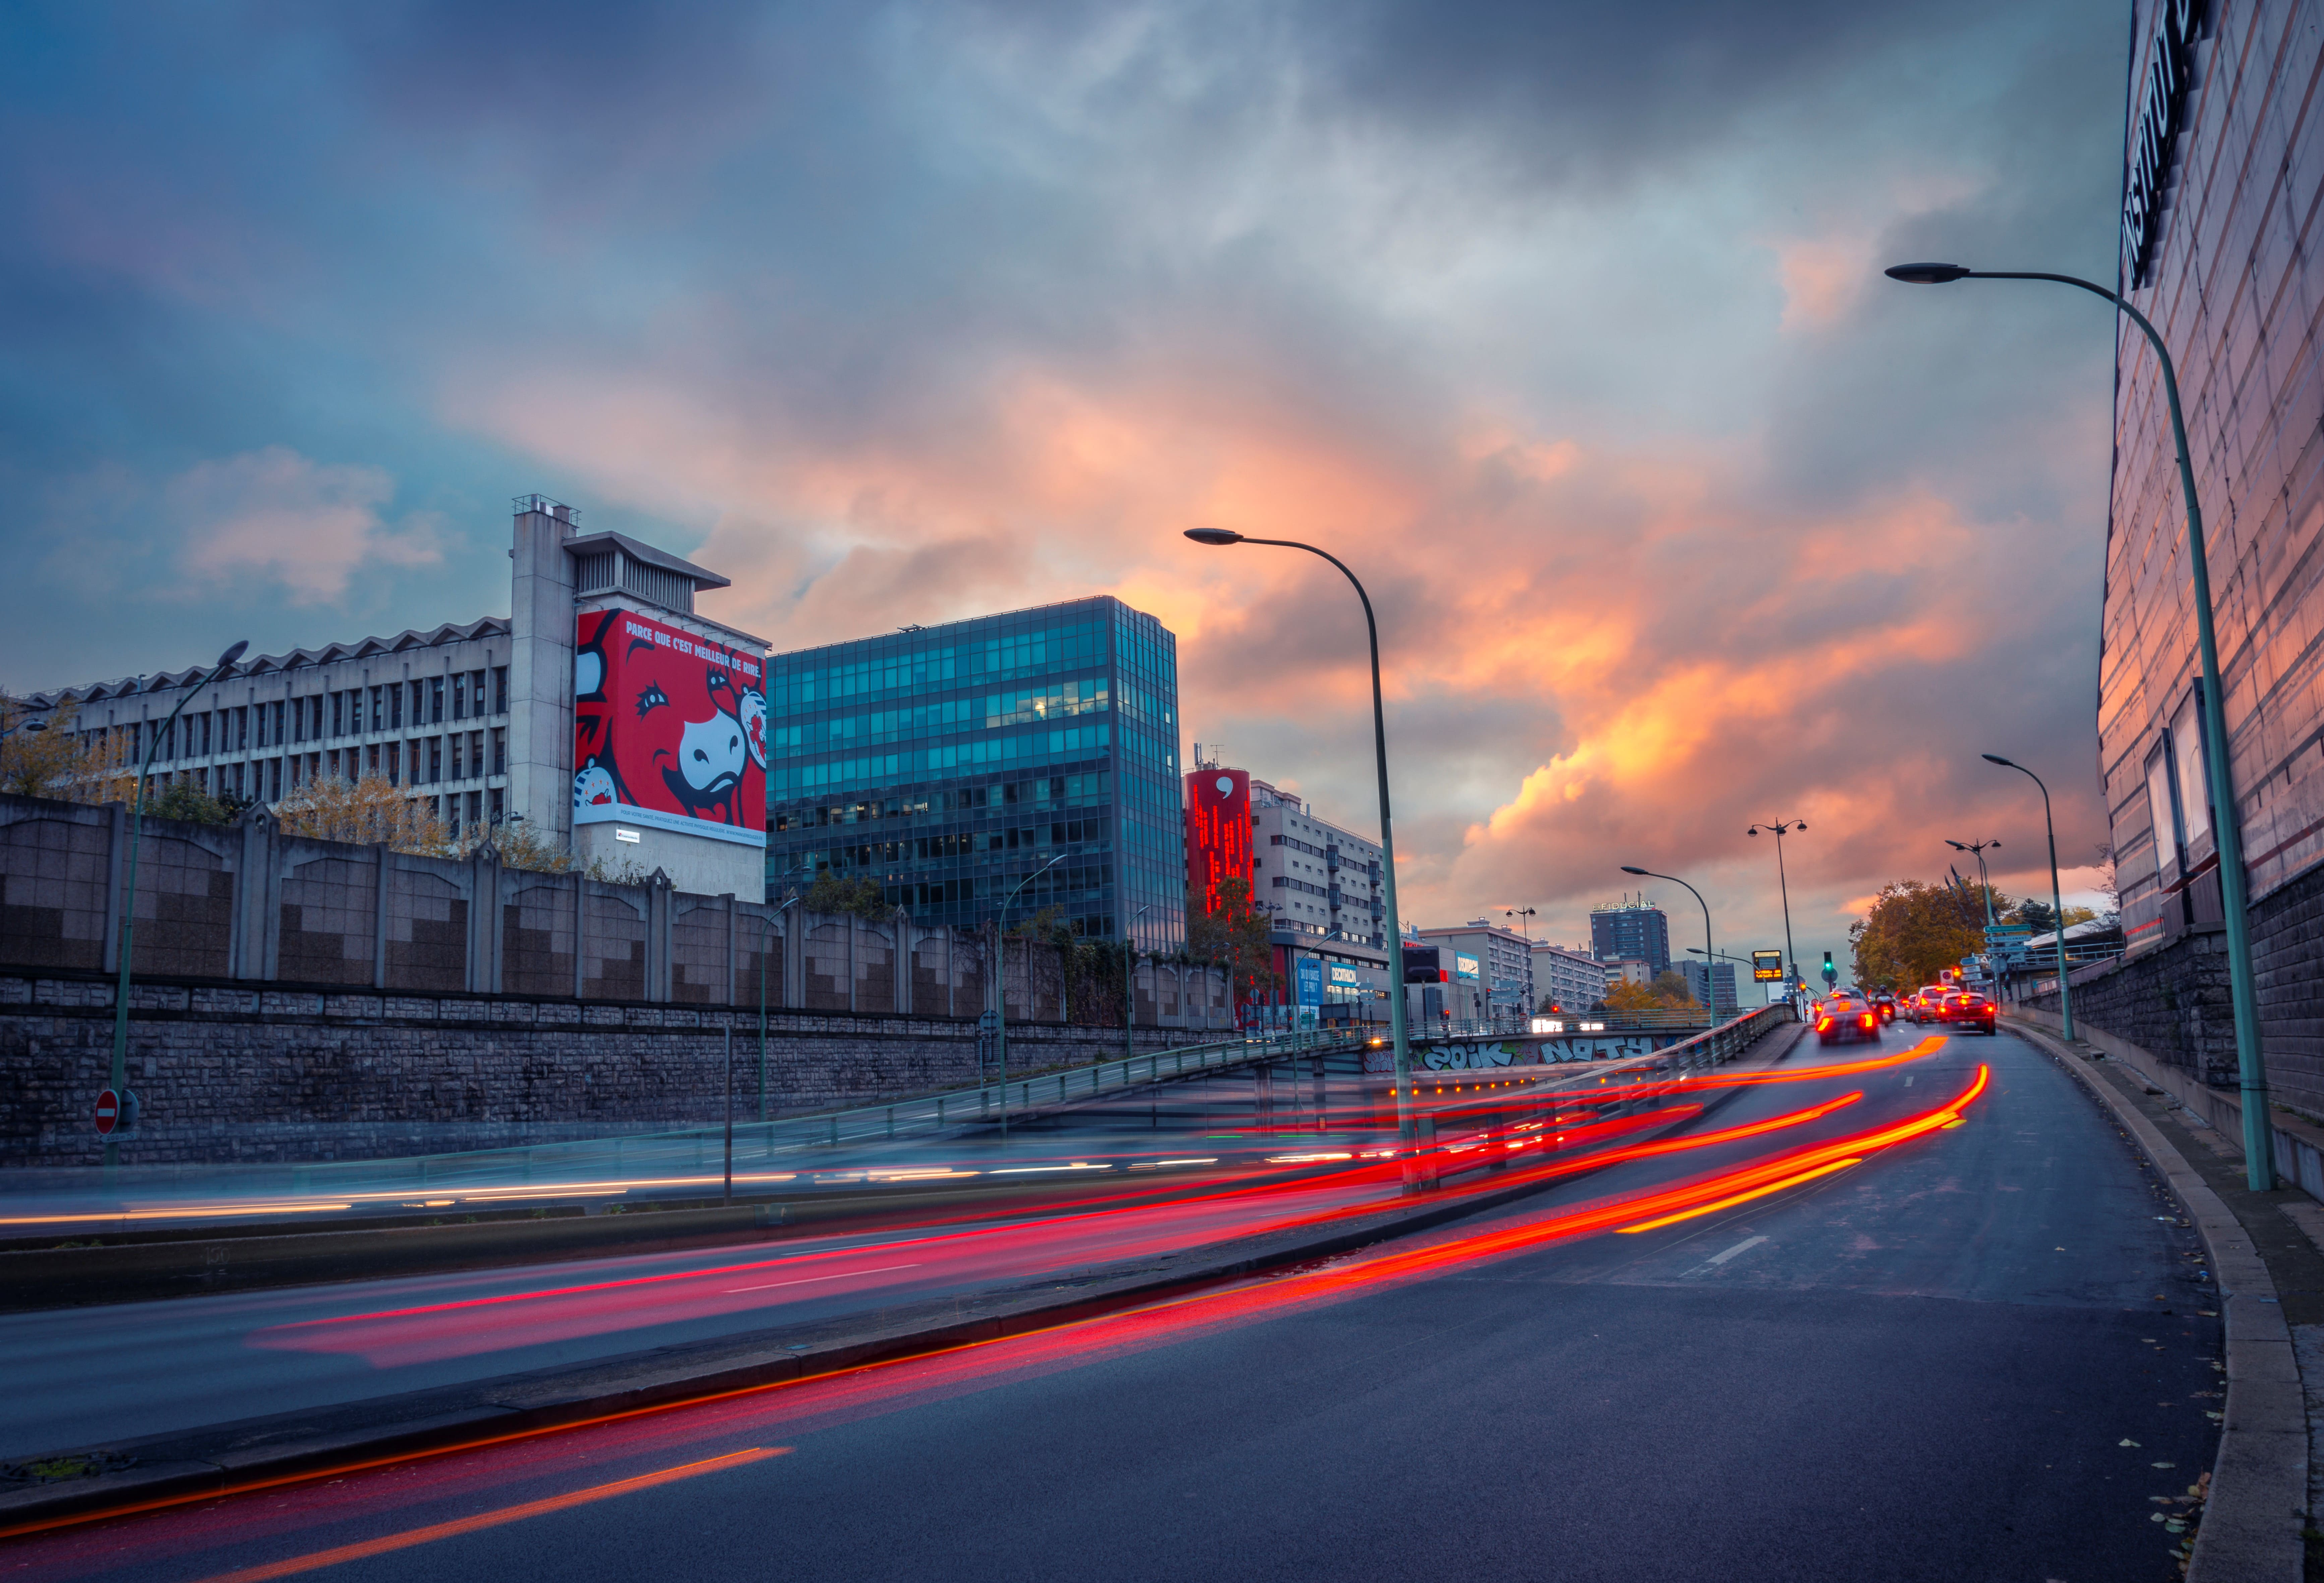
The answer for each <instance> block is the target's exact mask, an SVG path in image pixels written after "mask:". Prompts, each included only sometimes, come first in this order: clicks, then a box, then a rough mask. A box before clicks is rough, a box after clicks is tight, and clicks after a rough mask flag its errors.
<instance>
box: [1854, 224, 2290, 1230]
mask: <svg viewBox="0 0 2324 1583" xmlns="http://www.w3.org/2000/svg"><path fill="white" fill-rule="evenodd" d="M1886 274H1887V275H1888V277H1889V278H1890V279H1891V280H1898V281H1903V282H1905V283H1906V284H1907V285H1914V286H1940V285H1946V284H1950V282H1954V281H1966V280H1980V281H2054V282H2057V283H2058V284H2060V285H2061V286H2075V287H2079V288H2080V289H2081V290H2082V291H2085V292H2089V293H2091V294H2092V295H2093V296H2098V297H2104V298H2105V299H2106V300H2107V301H2109V302H2111V303H2113V304H2114V305H2115V308H2116V310H2117V311H2119V312H2121V313H2124V314H2126V315H2127V316H2128V317H2129V319H2130V321H2131V322H2132V323H2133V324H2135V325H2136V326H2138V328H2139V329H2140V330H2141V331H2142V332H2143V333H2144V335H2145V337H2146V340H2147V344H2148V345H2149V346H2151V347H2153V348H2154V356H2155V360H2156V361H2157V362H2159V363H2160V364H2161V365H2162V366H2163V394H2164V395H2165V396H2166V397H2167V398H2169V402H2170V406H2171V441H2172V444H2173V445H2175V446H2176V447H2177V448H2178V454H2179V487H2180V491H2181V494H2183V495H2185V496H2186V499H2187V568H2188V570H2189V572H2190V574H2191V576H2192V578H2193V580H2194V585H2195V648H2196V653H2197V654H2198V655H2199V658H2200V660H2201V662H2202V672H2203V674H2202V682H2201V689H2202V694H2201V696H2202V699H2203V715H2204V730H2203V770H2204V779H2205V780H2206V781H2208V782H2209V791H2210V794H2211V806H2212V807H2213V808H2215V809H2217V810H2218V818H2217V819H2214V820H2213V821H2212V823H2213V825H2214V827H2215V829H2214V836H2215V838H2216V840H2217V842H2218V857H2219V904H2220V908H2221V910H2222V911H2224V912H2226V913H2227V995H2228V999H2229V1001H2230V1003H2231V1004H2233V1006H2234V1010H2235V1020H2236V1072H2237V1075H2238V1077H2239V1078H2240V1081H2241V1086H2242V1091H2243V1111H2244V1172H2245V1180H2246V1181H2247V1182H2248V1183H2249V1184H2250V1186H2251V1189H2252V1190H2253V1191H2254V1192H2269V1191H2273V1189H2274V1187H2275V1134H2274V1129H2273V1128H2272V1127H2271V1126H2270V1125H2268V1114H2267V1113H2268V1092H2267V1054H2266V1051H2265V1049H2264V1046H2263V1044H2262V1042H2261V1040H2260V1031H2259V988H2258V985H2257V983H2256V982H2255V978H2254V977H2253V972H2252V949H2251V919H2250V917H2249V915H2248V914H2249V909H2250V906H2251V896H2250V880H2249V876H2247V875H2246V874H2245V873H2244V835H2243V821H2242V819H2241V816H2240V814H2239V812H2238V809H2237V805H2236V786H2235V775H2234V772H2233V766H2232V765H2231V764H2229V763H2228V759H2227V703H2226V694H2225V691H2224V690H2223V689H2222V688H2221V687H2220V685H2219V644H2218V636H2217V635H2216V634H2215V633H2214V632H2213V630H2212V624H2211V569H2210V564H2209V551H2208V550H2207V549H2206V548H2205V545H2204V542H2203V507H2202V503H2201V502H2200V501H2199V499H2197V497H2196V493H2195V461H2194V453H2193V452H2192V451H2191V450H2190V449H2188V445H2187V421H2186V418H2185V416H2184V415H2183V414H2182V413H2181V411H2180V408H2179V372H2178V369H2177V368H2176V367H2175V366H2173V365H2172V361H2171V349H2170V348H2169V347H2166V346H2164V345H2163V333H2162V332H2161V331H2160V330H2158V329H2155V328H2154V326H2153V324H2151V323H2149V322H2148V320H2147V318H2146V315H2144V313H2141V312H2140V311H2139V310H2137V309H2135V308H2134V307H2132V306H2131V305H2130V304H2129V302H2128V301H2125V300H2124V299H2123V298H2122V297H2121V296H2120V295H2119V294H2117V293H2116V292H2109V291H2108V290H2107V289H2106V288H2105V287H2104V286H2101V285H2098V284H2096V283H2095V282H2090V281H2086V280H2083V279H2081V278H2080V276H2079V275H2061V274H2051V273H2048V272H2046V271H2043V270H1990V269H1969V268H1968V267H1966V266H1964V265H1962V264H1895V265H1893V266H1891V267H1890V268H1889V269H1888V270H1887V271H1886Z"/></svg>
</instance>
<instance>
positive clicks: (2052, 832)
mask: <svg viewBox="0 0 2324 1583" xmlns="http://www.w3.org/2000/svg"><path fill="white" fill-rule="evenodd" d="M1985 756H1986V757H1987V759H1988V760H1990V761H1991V762H1993V763H1994V764H1999V765H2001V766H2002V767H2003V768H2004V769H2011V770H2015V771H2016V772H2017V773H2019V774H2022V775H2024V776H2025V777H2026V778H2027V779H2028V780H2030V781H2032V782H2033V784H2034V785H2036V786H2038V787H2040V788H2041V789H2042V829H2043V831H2044V832H2045V833H2046V834H2047V835H2048V836H2049V838H2050V908H2051V917H2050V927H2051V928H2052V930H2054V931H2055V932H2054V933H2053V935H2052V940H2051V943H2052V945H2054V946H2056V947H2057V948H2058V1014H2059V1018H2060V1020H2061V1022H2062V1023H2064V1024H2065V1033H2066V1037H2067V1038H2068V1039H2071V1038H2073V1036H2074V1002H2073V998H2072V994H2073V992H2072V986H2070V985H2069V984H2067V982H2066V898H2065V896H2064V894H2063V893H2062V892H2061V890H2060V888H2059V884H2058V825H2057V821H2056V820H2055V819H2052V817H2051V814H2050V788H2049V785H2048V784H2047V783H2046V782H2043V779H2042V777H2041V776H2039V775H2037V774H2035V773H2033V771H2032V770H2029V769H2027V768H2026V767H2025V766H2024V764H2019V763H2017V762H2016V761H2015V760H2014V759H2006V758H2003V757H2002V756H2001V755H2000V754H1992V753H1988V754H1986V755H1985Z"/></svg>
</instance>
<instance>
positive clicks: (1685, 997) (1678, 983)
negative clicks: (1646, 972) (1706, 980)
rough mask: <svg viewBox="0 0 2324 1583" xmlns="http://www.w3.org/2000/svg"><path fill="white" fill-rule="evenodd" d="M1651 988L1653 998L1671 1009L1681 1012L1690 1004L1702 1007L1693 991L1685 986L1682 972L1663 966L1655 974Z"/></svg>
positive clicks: (1697, 1007)
mask: <svg viewBox="0 0 2324 1583" xmlns="http://www.w3.org/2000/svg"><path fill="white" fill-rule="evenodd" d="M1653 989H1654V994H1655V999H1656V1000H1658V1001H1660V1002H1662V1003H1663V1004H1665V1005H1666V1006H1668V1007H1670V1008H1671V1009H1672V1010H1673V1011H1681V1012H1683V1011H1685V1010H1686V1009H1687V1008H1688V1007H1690V1006H1692V1007H1694V1008H1696V1009H1697V1010H1700V1009H1701V1002H1700V1001H1698V1000H1696V999H1695V998H1694V991H1692V989H1689V988H1688V987H1687V986H1686V975H1685V974H1683V973H1679V972H1675V971H1674V970H1673V969H1671V968H1668V967H1665V968H1664V969H1663V970H1662V971H1661V972H1659V973H1657V974H1655V982H1654V985H1653Z"/></svg>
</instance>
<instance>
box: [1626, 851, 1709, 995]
mask: <svg viewBox="0 0 2324 1583" xmlns="http://www.w3.org/2000/svg"><path fill="white" fill-rule="evenodd" d="M1622 872H1623V873H1624V874H1635V875H1637V876H1638V877H1639V878H1641V879H1666V880H1668V881H1670V882H1671V884H1674V885H1686V893H1687V894H1689V895H1691V896H1692V897H1693V898H1694V900H1695V903H1696V905H1698V906H1700V907H1701V909H1702V957H1703V962H1702V1004H1703V1009H1704V1011H1706V1012H1707V1013H1709V1014H1710V1016H1711V1026H1712V1027H1714V1028H1715V1027H1717V1026H1718V1025H1719V978H1718V975H1717V973H1716V971H1715V968H1716V966H1717V962H1716V958H1717V957H1718V953H1717V952H1716V951H1713V950H1712V949H1711V903H1708V902H1706V901H1704V900H1703V899H1702V893H1701V891H1698V890H1696V889H1695V888H1694V887H1693V886H1692V885H1688V884H1686V881H1684V880H1683V879H1681V878H1679V876H1678V875H1674V874H1656V873H1655V872H1654V871H1653V870H1651V869H1645V868H1633V867H1631V866H1629V865H1628V864H1627V863H1625V864H1624V865H1622Z"/></svg>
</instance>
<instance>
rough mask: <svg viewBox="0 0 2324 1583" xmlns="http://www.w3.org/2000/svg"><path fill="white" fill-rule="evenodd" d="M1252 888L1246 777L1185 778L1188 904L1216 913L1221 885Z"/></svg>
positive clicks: (1197, 774) (1208, 774)
mask: <svg viewBox="0 0 2324 1583" xmlns="http://www.w3.org/2000/svg"><path fill="white" fill-rule="evenodd" d="M1230 879H1240V880H1241V881H1242V882H1243V883H1244V884H1250V771H1249V770H1215V769H1214V770H1196V771H1194V773H1192V774H1190V775H1188V776H1187V777H1186V901H1187V905H1188V906H1189V907H1190V908H1196V909H1199V910H1201V911H1203V912H1216V911H1218V906H1219V884H1220V882H1222V881H1223V880H1230Z"/></svg>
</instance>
